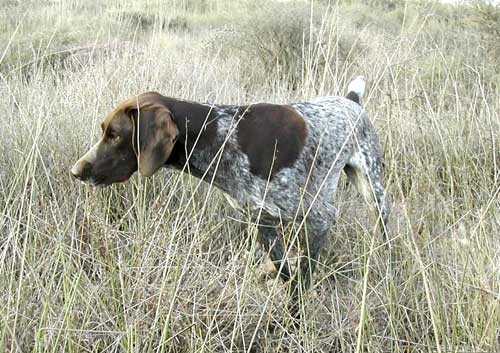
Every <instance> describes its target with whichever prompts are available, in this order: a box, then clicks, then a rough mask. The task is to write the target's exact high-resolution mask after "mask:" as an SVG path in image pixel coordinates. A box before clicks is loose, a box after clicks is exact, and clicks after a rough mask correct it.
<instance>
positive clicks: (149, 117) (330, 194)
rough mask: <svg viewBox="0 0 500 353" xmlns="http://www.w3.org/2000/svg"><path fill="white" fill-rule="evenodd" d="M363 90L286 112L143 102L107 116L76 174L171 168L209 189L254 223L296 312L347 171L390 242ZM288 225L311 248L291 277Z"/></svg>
mask: <svg viewBox="0 0 500 353" xmlns="http://www.w3.org/2000/svg"><path fill="white" fill-rule="evenodd" d="M364 91H365V79H364V78H363V77H361V76H360V77H357V78H356V79H354V80H353V81H352V82H351V83H350V84H349V87H348V92H347V95H346V96H345V97H341V96H326V97H319V98H315V99H313V100H310V101H308V102H301V103H290V104H269V103H256V104H250V105H243V106H238V105H219V104H203V103H196V102H191V101H186V100H181V99H175V98H169V97H165V96H163V95H161V94H159V93H156V92H147V93H143V94H140V95H138V96H134V97H132V98H130V99H128V100H126V101H124V102H122V103H121V104H119V105H118V107H117V108H116V109H115V110H113V111H112V112H111V113H110V114H108V116H107V117H106V118H105V120H104V122H103V123H102V124H101V128H102V136H101V139H100V140H99V141H98V142H97V144H96V145H95V146H93V147H92V148H91V149H90V150H89V151H88V152H87V153H86V154H85V155H84V156H82V157H81V158H80V159H79V160H78V161H77V162H76V163H75V165H74V166H73V167H72V168H71V174H72V175H73V176H74V177H75V178H77V179H79V180H81V181H83V182H88V183H90V184H92V185H94V186H106V185H110V184H113V183H117V182H124V181H126V180H128V179H129V178H130V177H131V176H132V175H133V174H134V173H135V172H136V171H139V173H140V174H141V175H143V176H145V177H149V176H151V175H153V174H154V173H156V172H157V171H158V170H159V169H160V168H163V167H168V168H174V169H177V170H181V171H184V172H187V173H189V174H191V175H193V176H195V177H197V178H200V179H203V180H205V181H207V182H210V183H213V184H214V185H215V186H217V187H218V188H219V189H221V190H222V191H224V192H225V193H226V194H228V195H229V196H230V197H231V199H233V200H235V201H236V203H237V204H238V205H239V206H240V207H241V208H243V209H245V210H249V211H250V212H251V213H252V216H253V217H254V218H255V219H257V222H258V229H259V232H258V234H259V241H260V242H261V244H262V245H263V247H264V248H265V250H266V251H267V252H268V254H269V256H270V258H271V260H272V261H273V262H274V264H275V266H276V268H278V269H279V270H278V273H279V276H280V277H281V279H282V280H283V281H289V280H291V285H290V291H291V296H292V300H291V303H293V304H292V307H293V308H294V309H293V310H294V311H295V312H297V302H298V300H299V293H300V292H302V291H303V290H305V289H307V288H308V287H309V286H310V282H311V277H312V274H313V272H314V270H315V266H316V263H317V262H318V257H319V254H320V250H321V249H322V248H323V247H324V245H325V242H326V239H327V235H328V232H329V230H330V228H331V227H332V226H333V225H334V223H335V219H336V217H337V209H336V207H335V205H334V204H333V198H334V195H335V192H336V190H337V185H338V181H339V178H340V175H341V174H342V171H344V172H345V173H346V174H347V176H348V179H349V181H351V182H353V183H354V184H355V185H356V187H357V189H358V190H359V192H360V193H361V194H362V195H363V196H364V198H365V199H366V200H367V201H370V202H371V203H372V204H373V205H374V206H375V207H374V208H375V210H376V213H377V216H378V223H379V225H380V226H381V228H382V233H383V235H384V237H386V233H385V230H386V227H387V220H388V216H389V213H390V206H389V202H388V196H387V195H386V192H385V189H384V185H383V181H382V179H383V160H382V152H381V147H380V143H379V139H378V136H377V133H376V131H375V129H374V127H373V125H372V123H371V122H370V120H369V118H368V115H367V113H366V111H365V110H364V109H363V107H362V105H361V100H362V97H363V94H364ZM289 222H295V224H298V225H299V227H298V228H303V229H305V233H306V235H305V237H306V240H307V242H306V243H307V249H306V251H305V254H304V256H303V257H301V258H300V259H299V262H298V265H297V266H296V269H295V271H294V273H292V271H291V266H290V264H289V261H288V260H287V249H286V247H285V243H284V241H283V239H282V236H281V235H280V232H279V229H280V225H283V224H284V223H289Z"/></svg>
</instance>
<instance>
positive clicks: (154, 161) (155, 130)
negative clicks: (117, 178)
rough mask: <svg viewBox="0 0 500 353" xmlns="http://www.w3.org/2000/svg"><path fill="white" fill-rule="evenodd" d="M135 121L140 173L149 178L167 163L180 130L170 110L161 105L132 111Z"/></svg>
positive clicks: (156, 104) (147, 106) (144, 106)
mask: <svg viewBox="0 0 500 353" xmlns="http://www.w3.org/2000/svg"><path fill="white" fill-rule="evenodd" d="M129 114H130V115H132V117H133V119H134V127H135V133H134V146H138V160H139V172H140V173H141V175H143V176H146V177H149V176H151V175H153V174H154V173H155V172H156V171H157V170H158V169H160V168H161V167H162V166H163V165H164V164H165V162H166V161H167V159H168V157H169V156H170V153H172V149H173V148H174V144H175V141H176V139H177V135H178V134H179V130H178V129H177V126H176V125H175V123H174V121H173V119H172V113H171V112H170V110H169V109H168V108H167V107H166V106H164V105H163V104H161V103H152V104H147V103H146V104H145V105H143V106H142V107H140V108H139V110H137V109H131V111H129Z"/></svg>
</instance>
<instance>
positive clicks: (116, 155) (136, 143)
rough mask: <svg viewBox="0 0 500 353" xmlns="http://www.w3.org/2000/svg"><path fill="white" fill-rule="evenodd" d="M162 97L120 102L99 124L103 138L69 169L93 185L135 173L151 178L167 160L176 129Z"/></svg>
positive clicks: (154, 96)
mask: <svg viewBox="0 0 500 353" xmlns="http://www.w3.org/2000/svg"><path fill="white" fill-rule="evenodd" d="M161 97H162V96H161V95H160V94H158V93H154V92H149V93H144V94H141V95H139V96H137V97H133V98H130V99H128V100H126V101H124V102H122V103H121V104H120V105H119V106H118V107H117V108H116V109H115V110H114V111H112V112H111V113H110V114H109V115H108V116H107V117H106V119H105V120H104V121H103V122H102V124H101V128H102V137H101V139H100V140H99V142H97V144H96V145H94V146H93V147H92V148H91V149H90V150H89V151H88V152H87V153H86V154H84V155H83V156H82V157H81V158H80V159H79V160H78V161H77V162H76V163H75V165H74V166H73V167H72V168H71V174H72V175H73V176H74V177H75V178H77V179H79V180H81V181H84V182H89V183H91V184H93V185H102V186H105V185H110V184H113V183H116V182H123V181H126V180H128V179H129V178H130V177H131V176H132V174H134V173H135V172H136V171H137V170H139V172H140V173H141V175H143V176H151V175H153V174H154V173H155V172H156V171H157V170H158V169H159V168H161V167H162V166H163V165H164V164H165V163H166V161H167V159H168V158H169V156H170V153H171V152H172V149H173V147H174V144H175V142H176V140H177V135H178V134H179V130H178V129H177V126H176V125H175V123H174V121H173V118H172V113H171V112H170V110H169V109H168V107H167V106H166V105H165V104H164V103H163V102H162V101H161Z"/></svg>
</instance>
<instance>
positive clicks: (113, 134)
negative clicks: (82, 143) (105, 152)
mask: <svg viewBox="0 0 500 353" xmlns="http://www.w3.org/2000/svg"><path fill="white" fill-rule="evenodd" d="M107 137H108V139H109V140H110V141H111V142H117V141H118V140H119V139H120V135H118V134H117V133H116V132H114V131H109V132H108V134H107Z"/></svg>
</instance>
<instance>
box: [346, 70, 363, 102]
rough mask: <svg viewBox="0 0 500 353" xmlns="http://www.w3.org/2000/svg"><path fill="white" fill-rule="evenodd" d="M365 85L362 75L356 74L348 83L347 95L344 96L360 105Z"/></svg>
mask: <svg viewBox="0 0 500 353" xmlns="http://www.w3.org/2000/svg"><path fill="white" fill-rule="evenodd" d="M365 87H366V80H365V78H364V76H357V77H356V78H355V79H354V80H352V81H351V83H349V86H348V87H347V95H346V96H345V97H346V98H347V99H350V100H352V101H353V102H355V103H358V104H359V105H361V98H363V94H364V93H365Z"/></svg>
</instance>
